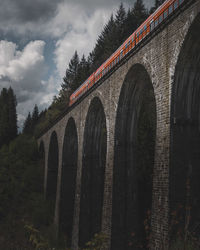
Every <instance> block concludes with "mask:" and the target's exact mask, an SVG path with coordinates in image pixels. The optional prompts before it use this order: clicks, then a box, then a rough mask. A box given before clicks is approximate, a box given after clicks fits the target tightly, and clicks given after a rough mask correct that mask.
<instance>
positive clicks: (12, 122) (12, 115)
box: [8, 87, 17, 141]
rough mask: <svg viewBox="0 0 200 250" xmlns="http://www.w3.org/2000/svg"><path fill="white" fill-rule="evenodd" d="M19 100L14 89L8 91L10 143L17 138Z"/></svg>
mask: <svg viewBox="0 0 200 250" xmlns="http://www.w3.org/2000/svg"><path fill="white" fill-rule="evenodd" d="M16 107H17V100H16V96H15V95H14V92H13V90H12V88H11V87H10V88H9V89H8V123H9V141H11V140H13V139H14V138H15V137H16V136H17V112H16Z"/></svg>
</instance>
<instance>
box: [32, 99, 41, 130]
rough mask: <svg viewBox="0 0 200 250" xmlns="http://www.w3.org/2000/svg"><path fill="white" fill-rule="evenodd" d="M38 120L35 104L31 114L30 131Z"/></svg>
mask: <svg viewBox="0 0 200 250" xmlns="http://www.w3.org/2000/svg"><path fill="white" fill-rule="evenodd" d="M38 119H39V110H38V106H37V104H35V107H34V109H33V112H32V129H34V127H35V125H36V124H37V121H38Z"/></svg>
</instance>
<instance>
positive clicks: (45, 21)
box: [0, 0, 154, 127]
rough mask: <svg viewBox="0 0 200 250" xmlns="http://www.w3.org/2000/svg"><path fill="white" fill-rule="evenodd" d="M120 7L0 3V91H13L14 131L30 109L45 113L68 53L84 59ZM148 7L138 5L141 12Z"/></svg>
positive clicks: (90, 0)
mask: <svg viewBox="0 0 200 250" xmlns="http://www.w3.org/2000/svg"><path fill="white" fill-rule="evenodd" d="M134 1H135V0H123V1H122V2H123V3H124V4H125V6H126V7H129V6H130V7H131V6H133V3H134ZM120 2H121V0H34V1H33V0H0V6H1V8H0V90H1V89H2V88H3V87H7V88H8V87H9V86H11V87H12V88H13V89H14V91H15V94H16V96H17V102H18V106H17V112H18V120H19V121H18V123H19V126H20V127H21V126H22V124H23V121H24V119H25V117H26V116H27V113H28V112H29V111H32V109H33V106H34V105H35V104H37V105H38V106H39V109H40V110H42V109H44V108H45V107H48V105H49V104H50V103H51V101H52V97H53V96H54V95H56V94H57V93H58V91H59V88H60V85H61V83H62V78H63V76H64V74H65V69H66V67H67V65H68V63H69V60H70V59H71V57H72V55H73V54H74V51H75V50H77V51H78V54H79V55H80V56H82V54H83V53H84V54H85V55H86V56H87V55H88V53H89V52H90V51H91V50H92V49H93V47H94V45H95V41H96V38H97V36H98V34H99V33H100V32H101V30H102V28H103V26H104V24H105V23H106V21H107V20H108V18H109V17H110V15H111V13H115V12H116V10H117V8H118V6H119V4H120ZM153 2H154V0H144V3H145V4H146V6H147V7H150V6H151V5H152V3H153Z"/></svg>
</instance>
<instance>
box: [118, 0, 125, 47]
mask: <svg viewBox="0 0 200 250" xmlns="http://www.w3.org/2000/svg"><path fill="white" fill-rule="evenodd" d="M125 20H126V11H125V8H124V5H123V3H121V4H120V6H119V9H118V10H117V13H116V16H115V25H116V30H117V40H118V41H117V43H118V44H121V43H122V42H123V41H124V39H125V37H124V35H125V25H124V22H125Z"/></svg>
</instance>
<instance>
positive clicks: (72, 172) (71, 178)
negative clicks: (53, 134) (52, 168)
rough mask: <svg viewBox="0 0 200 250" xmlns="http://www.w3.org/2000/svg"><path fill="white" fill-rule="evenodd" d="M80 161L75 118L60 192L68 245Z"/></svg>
mask: <svg viewBox="0 0 200 250" xmlns="http://www.w3.org/2000/svg"><path fill="white" fill-rule="evenodd" d="M77 161H78V136H77V129H76V124H75V121H74V119H73V118H72V117H71V118H69V120H68V123H67V126H66V129H65V137H64V144H63V158H62V177H61V194H60V215H59V221H60V223H59V225H60V226H59V228H60V231H61V232H62V233H64V234H66V236H67V245H68V247H71V240H72V227H73V215H74V202H75V189H76V175H77Z"/></svg>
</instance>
